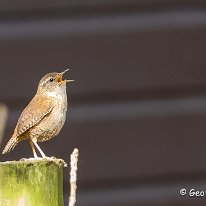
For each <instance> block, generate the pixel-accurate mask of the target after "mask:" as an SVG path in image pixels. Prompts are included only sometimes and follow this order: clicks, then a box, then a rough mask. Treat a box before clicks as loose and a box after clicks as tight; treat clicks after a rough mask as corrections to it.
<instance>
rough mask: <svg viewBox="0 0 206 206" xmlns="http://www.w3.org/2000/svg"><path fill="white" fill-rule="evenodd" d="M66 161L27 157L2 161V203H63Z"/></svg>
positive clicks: (56, 205) (13, 205)
mask: <svg viewBox="0 0 206 206" xmlns="http://www.w3.org/2000/svg"><path fill="white" fill-rule="evenodd" d="M63 167H64V162H63V161H62V160H60V159H55V160H24V161H10V162H1V163H0V205H1V206H37V205H38V206H63V205H64V200H63Z"/></svg>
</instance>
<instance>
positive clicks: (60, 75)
mask: <svg viewBox="0 0 206 206" xmlns="http://www.w3.org/2000/svg"><path fill="white" fill-rule="evenodd" d="M67 71H69V69H66V70H64V71H63V72H61V73H59V77H58V80H57V81H58V83H59V84H62V83H64V82H65V83H67V82H68V83H69V82H73V81H74V80H68V79H65V80H63V79H62V77H63V74H64V73H66V72H67Z"/></svg>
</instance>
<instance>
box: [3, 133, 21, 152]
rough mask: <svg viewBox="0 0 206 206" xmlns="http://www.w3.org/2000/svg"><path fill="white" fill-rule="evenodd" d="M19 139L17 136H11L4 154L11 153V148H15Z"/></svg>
mask: <svg viewBox="0 0 206 206" xmlns="http://www.w3.org/2000/svg"><path fill="white" fill-rule="evenodd" d="M18 142H19V141H18V139H17V137H14V136H13V137H11V139H10V140H9V141H8V143H7V144H6V146H5V148H4V150H3V152H2V154H6V153H9V152H10V151H11V150H13V149H14V147H15V146H16V145H17V143H18Z"/></svg>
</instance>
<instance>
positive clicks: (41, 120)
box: [2, 69, 74, 158]
mask: <svg viewBox="0 0 206 206" xmlns="http://www.w3.org/2000/svg"><path fill="white" fill-rule="evenodd" d="M68 70H69V69H67V70H65V71H63V72H61V73H57V72H53V73H49V74H47V75H45V76H44V77H43V78H42V79H41V80H40V82H39V85H38V89H37V93H36V95H35V96H34V98H33V99H32V100H31V102H30V103H29V104H28V106H27V107H26V108H25V109H24V110H23V112H22V114H21V115H20V117H19V120H18V123H17V125H16V128H15V130H14V133H13V135H12V137H11V138H10V140H9V142H8V143H7V145H6V147H5V148H4V150H3V152H2V154H5V153H8V152H10V151H11V150H13V149H14V147H15V146H16V145H17V144H18V143H19V142H21V141H22V140H26V139H28V140H29V142H30V144H31V148H32V151H33V154H34V158H38V156H37V154H36V151H35V148H34V145H35V146H36V148H37V149H38V150H39V152H40V154H41V156H42V157H43V158H46V155H45V154H44V153H43V151H42V150H41V148H40V147H39V146H38V144H37V142H43V141H46V140H49V139H51V138H52V137H54V136H56V135H58V134H59V132H60V130H61V129H62V127H63V125H64V122H65V119H66V111H67V94H66V83H67V82H71V81H74V80H63V79H62V76H63V74H64V73H65V72H67V71H68Z"/></svg>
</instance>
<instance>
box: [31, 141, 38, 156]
mask: <svg viewBox="0 0 206 206" xmlns="http://www.w3.org/2000/svg"><path fill="white" fill-rule="evenodd" d="M29 143H30V145H31V149H32V152H33V154H34V159H38V156H37V154H36V151H35V148H34V143H33V142H32V140H31V139H29Z"/></svg>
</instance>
